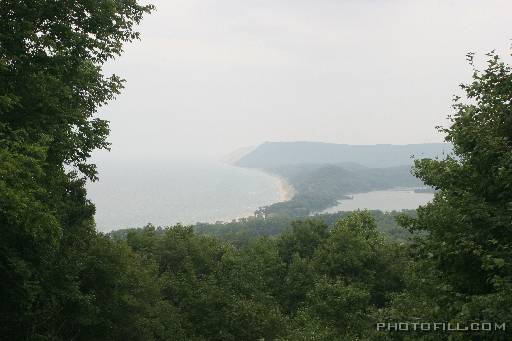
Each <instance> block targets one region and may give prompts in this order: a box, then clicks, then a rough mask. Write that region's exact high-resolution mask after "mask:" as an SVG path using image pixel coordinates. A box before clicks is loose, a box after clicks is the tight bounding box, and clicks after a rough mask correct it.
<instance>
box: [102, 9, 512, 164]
mask: <svg viewBox="0 0 512 341" xmlns="http://www.w3.org/2000/svg"><path fill="white" fill-rule="evenodd" d="M152 3H154V4H155V5H156V7H157V10H156V11H155V12H154V13H153V14H152V15H150V16H148V17H146V18H145V20H144V21H143V23H142V25H141V26H140V30H141V32H142V40H141V41H138V42H135V43H133V44H131V45H130V46H127V47H126V51H125V53H124V55H123V56H122V57H121V58H119V59H117V60H116V61H114V62H112V63H109V65H108V66H107V67H106V71H107V72H115V73H117V74H118V75H120V76H122V77H124V78H125V79H126V80H127V84H126V89H125V90H124V91H123V94H122V95H121V96H119V97H118V98H117V100H116V101H114V102H112V103H111V104H110V105H109V106H108V107H106V108H103V109H102V111H101V115H102V117H104V118H106V119H108V120H110V121H111V129H112V132H111V137H110V141H111V142H112V143H113V146H112V152H111V156H112V157H126V156H133V157H141V156H142V157H148V156H158V157H166V158H173V157H178V156H184V155H188V156H205V155H210V156H212V155H214V156H215V155H223V154H226V153H228V152H230V151H232V150H234V149H237V148H238V147H242V146H248V145H257V144H259V143H261V142H264V141H294V140H312V141H326V142H338V143H350V144H374V143H395V144H404V143H421V142H440V141H441V136H440V135H438V134H437V133H436V131H435V129H434V126H436V125H439V124H443V123H444V122H445V117H446V115H447V114H449V113H450V111H451V109H450V103H451V98H452V95H453V94H454V93H458V92H459V90H458V87H457V86H458V84H459V83H460V82H462V81H465V80H467V79H468V77H469V76H470V73H471V69H470V68H469V67H468V66H467V64H466V62H465V55H466V53H467V52H468V51H475V52H477V53H480V54H481V55H483V54H484V53H486V52H488V51H490V50H492V49H496V50H498V51H500V52H501V53H502V54H504V55H505V56H507V53H508V54H509V52H510V39H511V38H512V19H511V15H512V1H510V0H479V1H476V0H456V1H450V0H422V1H420V0H247V1H240V0H161V1H156V0H155V1H152ZM510 59H511V58H510V57H509V56H507V61H508V62H510Z"/></svg>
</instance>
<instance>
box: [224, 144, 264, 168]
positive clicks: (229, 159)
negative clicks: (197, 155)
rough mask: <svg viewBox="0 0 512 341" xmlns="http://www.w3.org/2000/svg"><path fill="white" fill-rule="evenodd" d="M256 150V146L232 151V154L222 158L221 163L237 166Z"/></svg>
mask: <svg viewBox="0 0 512 341" xmlns="http://www.w3.org/2000/svg"><path fill="white" fill-rule="evenodd" d="M255 149H256V147H255V146H250V147H241V148H238V149H236V150H234V151H232V152H231V153H229V154H227V155H224V156H223V157H222V158H221V161H222V162H225V163H229V164H236V163H237V162H238V161H239V160H240V159H242V158H243V157H244V156H246V155H247V154H249V153H251V152H252V151H253V150H255Z"/></svg>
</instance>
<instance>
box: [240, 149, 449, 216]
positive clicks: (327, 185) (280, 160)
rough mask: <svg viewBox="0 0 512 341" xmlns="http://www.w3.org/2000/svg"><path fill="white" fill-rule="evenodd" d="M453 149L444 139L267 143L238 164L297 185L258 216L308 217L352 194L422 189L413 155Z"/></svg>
mask: <svg viewBox="0 0 512 341" xmlns="http://www.w3.org/2000/svg"><path fill="white" fill-rule="evenodd" d="M449 152H451V146H450V145H449V144H446V143H431V144H409V145H390V144H386V145H384V144H380V145H344V144H332V143H320V142H265V143H263V144H261V145H260V146H258V147H257V148H255V149H253V150H252V151H251V152H249V153H246V154H244V155H243V156H241V157H240V158H239V159H238V160H236V161H235V162H234V164H235V165H237V166H240V167H246V168H258V169H261V170H264V171H266V172H268V173H270V174H274V175H278V176H280V177H282V178H284V179H286V180H287V181H288V183H289V184H290V185H291V186H293V188H294V189H295V196H294V197H293V198H291V200H288V201H284V202H279V203H275V204H272V205H269V206H265V207H261V208H260V209H258V211H256V215H258V216H264V217H269V216H285V217H297V218H298V217H304V216H307V215H309V214H311V213H314V212H320V211H322V210H324V209H326V208H328V207H331V206H335V205H336V204H337V202H338V200H340V199H344V198H347V195H349V194H354V193H362V192H369V191H375V190H386V189H391V188H395V187H421V186H423V183H422V182H421V181H419V180H418V179H416V178H415V177H414V176H413V175H412V174H411V166H412V163H413V159H420V158H435V157H436V156H442V155H443V154H447V153H449Z"/></svg>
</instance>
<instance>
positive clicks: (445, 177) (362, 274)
mask: <svg viewBox="0 0 512 341" xmlns="http://www.w3.org/2000/svg"><path fill="white" fill-rule="evenodd" d="M152 11H153V7H152V6H151V5H142V4H140V3H138V2H137V1H136V0H126V1H39V0H30V1H14V0H3V1H1V2H0V228H1V233H2V234H1V238H0V272H1V273H2V281H0V295H1V298H2V299H1V300H0V335H1V337H0V338H1V339H3V340H325V341H327V340H510V339H511V338H512V332H511V331H510V323H511V322H512V321H511V319H512V308H511V307H512V231H511V229H512V190H511V186H512V105H511V103H512V68H511V67H510V66H509V65H508V64H507V63H505V62H504V61H503V59H502V58H501V57H500V56H498V55H497V54H496V53H494V52H491V53H489V54H488V55H487V63H486V66H485V67H484V68H477V66H476V65H475V64H474V62H473V60H474V55H473V54H472V53H469V54H468V56H467V59H468V61H469V64H470V66H471V67H472V68H473V75H472V79H471V81H470V82H468V83H467V84H463V85H461V89H462V92H463V93H464V96H461V97H456V98H454V103H453V112H452V115H451V116H450V117H449V122H450V123H449V125H448V126H447V127H440V128H439V130H440V132H442V133H443V134H444V135H445V139H446V142H448V143H451V144H452V146H453V151H452V153H450V154H448V155H446V156H445V157H444V158H442V159H431V158H421V159H417V160H415V163H414V166H413V169H412V171H413V173H414V175H415V176H416V177H417V178H418V179H419V181H421V182H423V183H424V185H425V186H429V187H432V188H433V189H435V191H436V192H435V197H434V200H433V201H432V202H430V203H428V204H427V205H425V206H422V207H420V208H419V209H418V210H416V212H405V213H403V214H398V213H392V214H383V213H378V212H368V211H356V212H351V213H341V214H339V215H338V216H336V215H328V216H320V217H313V218H312V219H302V220H296V219H294V217H281V216H280V217H265V216H262V217H255V218H253V219H254V220H252V219H248V220H247V221H238V222H237V221H235V222H233V223H227V224H218V225H217V224H213V225H197V226H181V225H177V226H169V227H163V228H157V227H154V226H151V225H148V226H146V227H144V228H140V229H132V230H127V231H123V232H119V233H112V234H110V235H106V234H102V233H100V232H98V231H96V228H95V223H94V212H95V208H94V204H93V203H92V202H91V201H90V200H88V198H87V191H86V189H85V183H86V181H94V180H96V179H98V177H101V174H98V172H97V170H96V167H95V165H94V164H92V163H91V162H90V161H89V159H90V156H91V153H92V152H93V151H94V150H97V149H108V148H109V146H110V145H109V143H108V141H107V137H108V135H109V132H110V130H109V126H108V122H107V121H106V120H104V119H102V118H100V117H99V112H100V111H101V109H102V107H104V106H105V105H106V104H107V103H108V102H109V101H112V100H113V99H114V98H115V97H116V95H118V94H119V93H120V92H121V90H122V88H123V84H124V81H123V79H122V78H120V77H119V76H117V75H106V74H105V72H104V69H103V68H104V65H105V63H106V62H108V61H110V60H112V59H114V58H115V57H117V56H119V55H120V54H121V53H122V51H123V45H124V44H125V43H128V42H130V41H133V40H136V39H138V38H139V34H138V32H137V25H138V24H139V22H140V21H141V20H142V19H143V17H144V16H145V15H147V14H149V13H150V12H152ZM448 95H449V94H447V96H448ZM419 105H420V104H419ZM391 221H392V222H391ZM395 222H396V224H395ZM238 227H240V228H241V229H242V231H243V232H241V235H240V236H237V235H236V234H237V232H238V230H237V228H238ZM253 227H254V228H259V229H260V230H261V231H257V232H255V231H254V230H253ZM390 231H394V232H390ZM399 231H402V232H399ZM433 323H437V325H436V324H434V325H432V324H433ZM423 324H427V326H428V329H427V327H424V328H423ZM446 324H449V325H451V326H452V327H453V326H459V327H460V328H458V329H457V330H454V329H452V328H449V327H448V328H447V327H446ZM402 325H405V326H407V330H404V329H400V328H401V327H400V326H402ZM418 325H419V326H421V328H416V327H417V326H418ZM386 326H387V327H386ZM389 326H391V327H389ZM413 326H415V328H414V329H413ZM436 326H437V327H436ZM440 326H442V327H440Z"/></svg>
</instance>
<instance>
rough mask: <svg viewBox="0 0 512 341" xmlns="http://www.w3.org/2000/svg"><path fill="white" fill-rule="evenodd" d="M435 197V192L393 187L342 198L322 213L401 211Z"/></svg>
mask: <svg viewBox="0 0 512 341" xmlns="http://www.w3.org/2000/svg"><path fill="white" fill-rule="evenodd" d="M433 198H434V194H433V193H415V192H414V190H413V189H393V190H386V191H373V192H367V193H357V194H354V195H353V199H351V200H340V201H339V204H338V205H337V206H334V207H331V208H328V209H327V210H325V211H323V212H322V213H335V212H339V211H353V210H357V209H371V210H381V211H400V210H403V209H416V208H418V207H419V206H420V205H424V204H426V203H427V202H429V201H430V200H432V199H433Z"/></svg>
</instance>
